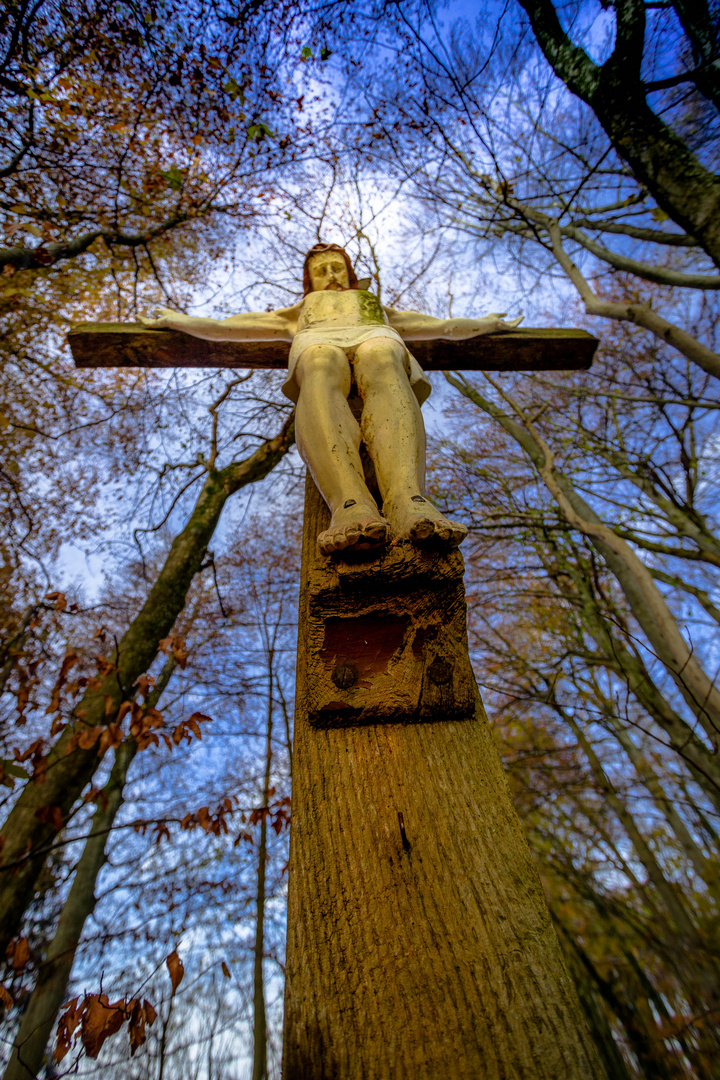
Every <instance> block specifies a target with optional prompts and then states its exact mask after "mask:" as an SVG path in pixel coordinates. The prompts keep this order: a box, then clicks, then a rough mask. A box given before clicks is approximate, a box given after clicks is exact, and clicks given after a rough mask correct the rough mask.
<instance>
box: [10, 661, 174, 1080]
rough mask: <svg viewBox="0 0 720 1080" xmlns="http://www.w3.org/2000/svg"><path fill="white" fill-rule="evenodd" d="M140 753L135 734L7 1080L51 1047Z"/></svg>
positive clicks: (30, 1070)
mask: <svg viewBox="0 0 720 1080" xmlns="http://www.w3.org/2000/svg"><path fill="white" fill-rule="evenodd" d="M175 664H176V661H175V657H174V656H172V655H170V656H169V657H168V659H167V660H166V661H165V664H164V665H163V670H162V672H161V674H160V678H159V679H158V681H157V684H156V686H155V687H154V688H153V690H152V692H151V694H150V695H149V697H148V701H147V704H148V705H151V706H156V705H157V703H158V701H159V700H160V698H161V696H162V694H163V691H164V690H165V687H166V686H167V684H168V683H169V681H170V678H171V677H172V673H173V671H174V670H175ZM136 753H137V743H136V741H135V739H133V738H132V736H131V737H129V738H128V739H126V741H125V742H123V743H121V745H120V746H119V747H118V748H117V751H116V754H115V761H114V762H113V767H112V769H111V770H110V776H109V777H108V782H107V783H106V785H105V787H104V788H103V790H102V792H101V794H100V797H99V799H98V802H97V809H96V810H95V813H94V814H93V819H92V825H91V828H90V833H89V835H88V838H87V840H86V841H85V846H84V847H83V852H82V855H81V856H80V859H79V862H78V865H77V867H76V868H75V876H74V878H73V883H72V885H71V886H70V892H69V893H68V898H67V900H66V901H65V904H64V906H63V909H62V911H61V913H60V919H59V921H58V925H57V929H56V931H55V935H54V937H53V940H52V942H51V943H50V947H49V948H48V951H47V954H46V956H45V959H44V961H43V963H42V964H41V966H40V969H39V971H38V974H37V981H36V983H35V988H34V989H33V992H32V994H31V995H30V999H29V1001H28V1004H27V1007H26V1009H25V1012H24V1013H23V1016H22V1020H21V1021H20V1028H19V1030H18V1033H17V1036H16V1037H15V1043H14V1045H13V1050H12V1054H11V1055H10V1061H9V1062H8V1066H7V1068H6V1070H5V1073H4V1075H3V1080H30V1078H31V1077H35V1076H36V1075H37V1073H38V1072H39V1070H40V1068H41V1066H42V1063H43V1057H44V1055H45V1048H46V1047H47V1044H48V1041H49V1039H50V1034H51V1032H52V1029H53V1027H54V1025H55V1021H56V1019H57V1015H58V1013H59V1011H60V1009H61V1007H62V1004H63V1002H64V1000H65V996H66V993H67V987H68V983H69V981H70V975H71V973H72V967H73V964H74V962H75V954H76V952H77V947H78V944H79V943H80V938H81V937H82V932H83V929H84V927H85V923H86V922H87V920H88V918H89V917H90V915H92V913H93V911H94V910H95V904H96V902H97V898H96V896H95V887H96V885H97V879H98V875H99V873H100V871H101V870H102V868H103V866H104V864H105V861H106V859H107V855H106V851H107V847H108V843H109V840H110V836H111V831H112V827H113V823H114V821H115V818H116V816H117V813H118V810H119V809H120V807H121V806H122V803H123V792H124V789H125V782H126V780H127V774H128V770H129V768H130V765H131V764H132V761H133V758H134V757H135V754H136Z"/></svg>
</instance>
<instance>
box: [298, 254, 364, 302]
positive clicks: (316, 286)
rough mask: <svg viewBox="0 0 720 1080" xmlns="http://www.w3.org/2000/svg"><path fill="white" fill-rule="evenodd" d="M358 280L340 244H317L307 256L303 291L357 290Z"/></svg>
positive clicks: (304, 267)
mask: <svg viewBox="0 0 720 1080" xmlns="http://www.w3.org/2000/svg"><path fill="white" fill-rule="evenodd" d="M357 287H358V279H357V276H356V274H355V271H354V270H353V267H352V263H351V262H350V256H349V255H348V253H347V252H346V251H345V249H344V248H341V247H340V245H339V244H316V245H315V247H313V248H311V249H310V251H308V253H307V255H306V256H305V263H304V265H303V291H304V293H305V295H306V296H307V294H308V293H309V292H323V291H324V290H325V289H331V290H332V289H335V290H340V291H342V290H343V289H357Z"/></svg>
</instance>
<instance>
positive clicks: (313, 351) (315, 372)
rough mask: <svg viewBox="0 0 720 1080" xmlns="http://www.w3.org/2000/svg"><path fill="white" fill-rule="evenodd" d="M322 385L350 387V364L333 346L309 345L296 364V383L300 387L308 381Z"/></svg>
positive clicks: (343, 354)
mask: <svg viewBox="0 0 720 1080" xmlns="http://www.w3.org/2000/svg"><path fill="white" fill-rule="evenodd" d="M316 379H317V380H318V381H320V382H322V383H324V384H326V385H327V384H333V385H337V386H341V387H343V388H344V387H345V384H346V383H347V386H348V389H349V386H350V364H349V363H348V360H347V357H346V356H345V353H344V352H343V351H342V349H338V348H336V347H335V346H334V345H311V346H310V347H309V348H307V349H305V350H304V351H303V353H302V355H301V356H300V359H299V360H298V364H297V381H298V384H299V385H300V386H302V385H303V383H304V382H307V381H308V380H313V381H314V380H316Z"/></svg>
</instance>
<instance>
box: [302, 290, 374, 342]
mask: <svg viewBox="0 0 720 1080" xmlns="http://www.w3.org/2000/svg"><path fill="white" fill-rule="evenodd" d="M387 325H388V319H387V315H386V314H385V311H384V310H383V307H382V305H381V303H380V301H379V300H378V298H377V297H376V296H373V294H372V293H370V292H367V290H365V289H344V290H343V291H339V290H335V289H332V290H328V291H326V292H311V293H308V295H307V296H306V297H305V299H304V300H303V302H302V303H301V304H300V311H299V314H298V320H297V332H298V333H299V332H300V331H301V330H315V329H318V328H319V327H321V326H336V327H341V326H343V327H345V326H387Z"/></svg>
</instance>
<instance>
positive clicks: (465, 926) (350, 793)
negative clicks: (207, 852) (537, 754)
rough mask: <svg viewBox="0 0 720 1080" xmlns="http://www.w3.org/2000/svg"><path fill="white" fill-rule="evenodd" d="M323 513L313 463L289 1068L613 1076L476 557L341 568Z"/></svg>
mask: <svg viewBox="0 0 720 1080" xmlns="http://www.w3.org/2000/svg"><path fill="white" fill-rule="evenodd" d="M326 525H327V511H326V508H325V505H324V503H323V501H322V499H321V498H320V496H319V494H318V493H317V491H316V489H315V485H314V484H313V483H312V481H311V480H308V485H307V489H306V501H305V527H304V535H303V569H302V587H301V599H300V635H299V647H298V674H297V706H296V721H295V749H294V761H293V772H294V776H293V817H292V830H291V843H290V877H289V904H288V947H287V985H286V993H285V1033H284V1060H283V1077H284V1080H385V1078H387V1080H405V1078H407V1080H448V1078H449V1077H452V1078H453V1080H496V1078H497V1080H500V1078H503V1080H511V1078H520V1077H523V1078H527V1080H559V1078H561V1077H562V1080H581V1078H582V1080H588V1078H598V1080H599V1078H601V1077H603V1076H604V1072H603V1069H602V1067H601V1065H600V1063H599V1060H598V1057H597V1054H596V1052H595V1049H594V1046H593V1044H592V1041H591V1038H590V1035H589V1033H588V1031H587V1027H586V1024H585V1020H584V1016H583V1014H582V1010H581V1007H580V1004H579V1002H578V998H577V995H576V993H575V989H574V987H573V985H572V983H571V980H570V978H569V976H568V973H567V970H566V968H565V964H564V961H563V958H562V956H561V952H560V946H559V943H558V940H557V937H556V935H555V931H554V929H553V926H552V924H551V920H550V916H549V913H548V910H547V907H546V904H545V900H544V897H543V894H542V890H541V886H540V881H539V878H538V874H537V871H536V869H535V867H534V865H533V862H532V859H531V856H530V852H529V849H528V846H527V842H526V840H525V837H524V835H523V831H522V827H521V825H520V822H519V820H518V818H517V815H516V813H515V810H514V808H513V806H512V803H511V799H510V794H509V791H508V787H507V783H506V780H505V777H504V774H503V771H502V766H501V763H500V760H499V757H498V753H497V750H496V749H495V746H494V744H493V740H492V735H491V732H490V729H489V727H488V723H487V720H486V717H485V713H484V711H483V707H482V703H481V701H480V698H479V694H478V692H477V687H476V685H475V682H474V679H473V678H472V673H471V671H470V668H469V661H468V656H467V637H466V632H465V606H464V594H462V583H461V578H460V583H459V586H458V574H457V567H458V565H460V567H461V566H462V559H461V556H460V555H459V553H457V552H456V553H453V554H452V555H450V556H442V555H437V556H432V555H428V556H423V555H422V554H417V553H415V552H414V551H413V550H412V549H411V548H408V549H402V548H400V549H391V550H390V551H389V552H388V553H387V554H386V555H384V556H382V557H381V558H380V559H378V558H375V559H374V560H373V561H372V562H369V563H367V564H366V565H364V566H363V565H362V564H360V565H359V566H355V567H354V568H353V567H350V568H347V567H343V566H342V565H340V564H338V567H337V568H336V569H334V568H333V567H332V564H331V563H330V562H329V560H326V559H324V558H323V557H322V556H321V555H320V554H319V553H318V550H317V545H316V537H317V534H318V532H319V531H320V530H321V529H323V528H325V527H326ZM458 560H459V563H458ZM458 587H459V588H460V594H458ZM458 595H459V596H460V609H458ZM458 610H459V612H460V613H459V614H458ZM383 619H385V620H386V622H387V625H386V627H385V629H384V630H383ZM459 627H461V629H459ZM388 628H389V629H388ZM378 688H379V689H378ZM468 693H469V695H470V696H469V697H468ZM373 709H376V715H375V717H373Z"/></svg>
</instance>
